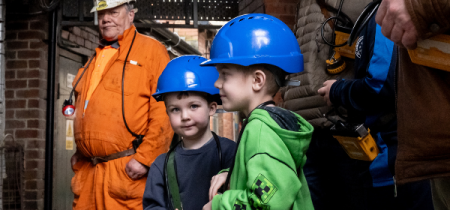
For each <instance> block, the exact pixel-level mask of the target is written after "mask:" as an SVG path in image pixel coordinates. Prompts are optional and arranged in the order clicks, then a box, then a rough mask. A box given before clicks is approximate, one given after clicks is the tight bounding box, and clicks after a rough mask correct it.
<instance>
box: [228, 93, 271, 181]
mask: <svg viewBox="0 0 450 210" xmlns="http://www.w3.org/2000/svg"><path fill="white" fill-rule="evenodd" d="M269 104H273V105H275V102H274V101H272V100H271V101H266V102H264V103H262V104H260V105H258V106H257V107H256V108H255V109H259V108H262V107H264V106H267V105H269ZM255 109H253V110H252V111H251V112H250V113H249V114H248V116H247V118H246V119H244V121H243V123H242V128H241V131H239V137H238V140H237V145H236V150H235V151H234V160H233V162H232V163H231V167H230V170H229V171H228V175H227V180H226V181H225V184H224V185H223V186H224V187H225V189H227V188H228V185H229V184H230V178H231V174H232V173H233V169H234V163H235V162H236V154H237V150H238V149H239V144H240V143H241V138H242V134H243V133H244V130H245V127H246V126H247V123H248V120H247V119H248V118H250V115H251V114H252V112H253V111H254V110H255Z"/></svg>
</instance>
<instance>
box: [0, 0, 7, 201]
mask: <svg viewBox="0 0 450 210" xmlns="http://www.w3.org/2000/svg"><path fill="white" fill-rule="evenodd" d="M5 11H6V6H5V5H4V2H3V1H1V0H0V140H3V134H4V131H5V86H4V84H5V44H4V39H5ZM0 183H1V182H0ZM0 192H1V191H0ZM0 194H1V193H0ZM0 197H1V195H0Z"/></svg>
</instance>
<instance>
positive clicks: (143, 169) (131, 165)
mask: <svg viewBox="0 0 450 210" xmlns="http://www.w3.org/2000/svg"><path fill="white" fill-rule="evenodd" d="M125 171H126V172H127V174H128V176H129V177H130V178H131V179H133V180H137V179H140V178H141V177H143V176H144V175H145V174H146V173H147V172H148V168H147V166H145V165H143V164H142V163H140V162H138V161H137V160H135V159H134V158H131V160H130V161H128V163H127V166H126V167H125Z"/></svg>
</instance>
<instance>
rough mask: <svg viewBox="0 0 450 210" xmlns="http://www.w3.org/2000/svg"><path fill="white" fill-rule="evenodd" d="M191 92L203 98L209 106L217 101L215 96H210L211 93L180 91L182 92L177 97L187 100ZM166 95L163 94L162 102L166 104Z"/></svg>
mask: <svg viewBox="0 0 450 210" xmlns="http://www.w3.org/2000/svg"><path fill="white" fill-rule="evenodd" d="M190 92H195V93H196V94H198V95H199V96H200V97H202V98H203V99H205V100H206V102H208V104H211V103H212V102H214V101H215V100H216V99H215V97H214V96H212V95H211V94H209V93H205V92H200V91H180V92H178V95H177V99H183V98H187V97H189V93H190ZM165 96H166V94H163V95H162V100H163V101H164V102H166V97H165Z"/></svg>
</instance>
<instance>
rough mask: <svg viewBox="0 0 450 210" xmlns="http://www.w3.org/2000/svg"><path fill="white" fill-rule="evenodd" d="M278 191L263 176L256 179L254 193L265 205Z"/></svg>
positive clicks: (253, 186)
mask: <svg viewBox="0 0 450 210" xmlns="http://www.w3.org/2000/svg"><path fill="white" fill-rule="evenodd" d="M277 190H278V189H277V187H276V186H275V185H273V184H272V182H270V181H269V180H268V179H267V178H266V177H265V176H264V175H262V174H259V175H258V177H256V179H255V182H254V183H253V185H252V191H253V192H254V194H255V195H256V196H257V197H258V198H259V200H261V202H262V203H263V204H266V203H268V202H269V200H270V199H271V198H272V197H273V195H275V193H276V192H277ZM255 202H256V201H255Z"/></svg>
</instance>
